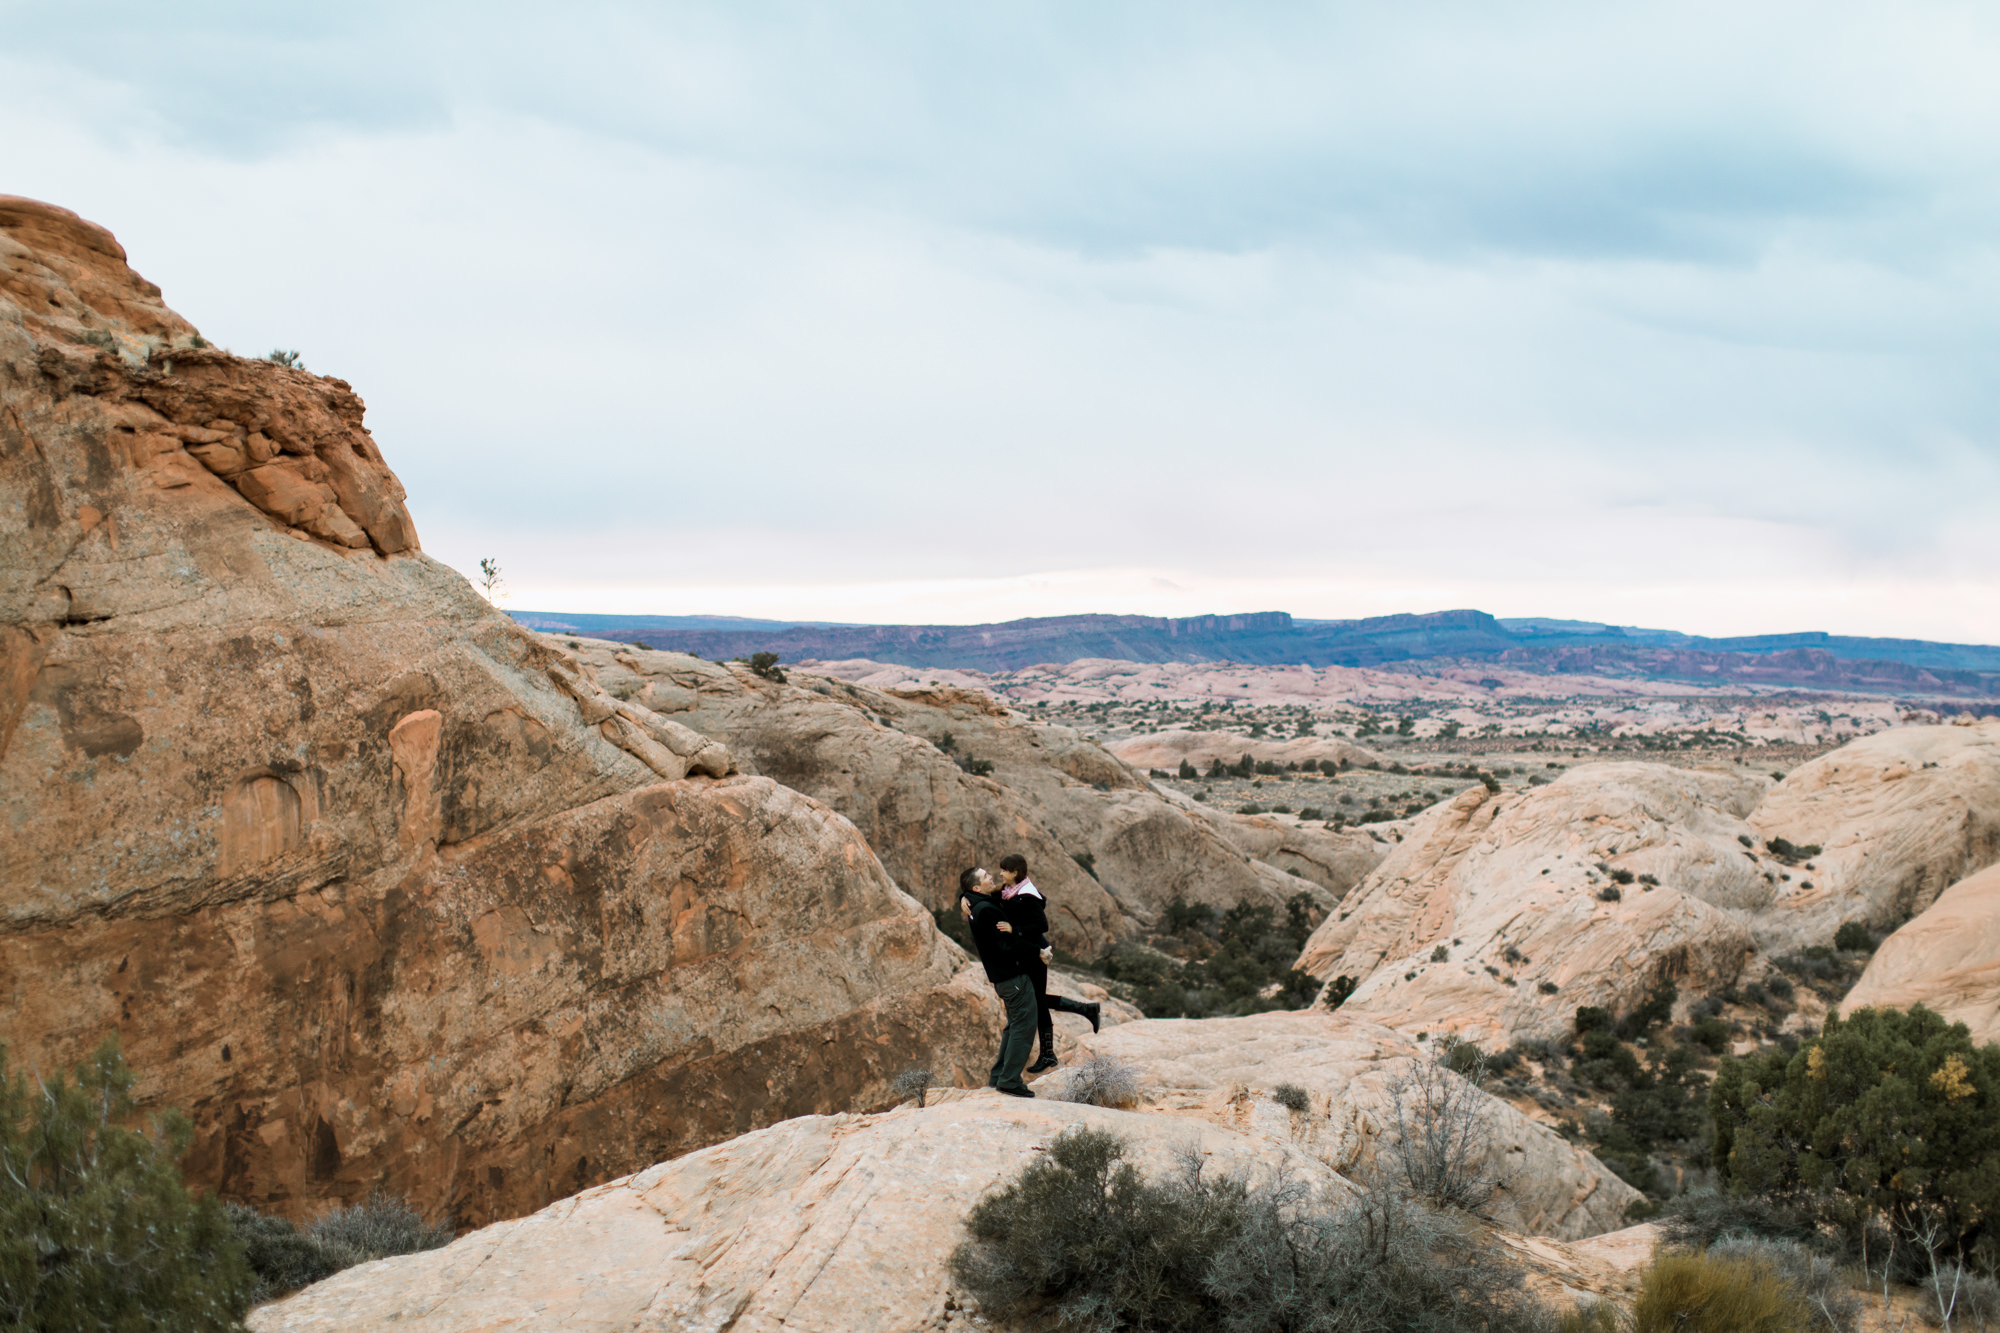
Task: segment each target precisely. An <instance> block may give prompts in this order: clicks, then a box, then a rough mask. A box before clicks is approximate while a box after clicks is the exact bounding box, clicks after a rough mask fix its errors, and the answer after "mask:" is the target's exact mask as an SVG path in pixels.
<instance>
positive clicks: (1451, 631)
mask: <svg viewBox="0 0 2000 1333" xmlns="http://www.w3.org/2000/svg"><path fill="white" fill-rule="evenodd" d="M514 618H515V619H516V620H518V621H520V622H521V623H522V624H524V625H528V626H530V627H531V628H534V629H540V630H556V631H560V630H570V631H571V632H574V633H582V634H589V635H591V636H593V637H597V638H604V639H614V640H618V641H621V642H626V643H641V644H644V645H646V646H647V647H651V648H663V649H669V650H672V651H676V652H684V653H692V654H694V655H696V656H698V657H706V658H709V659H710V660H727V659H730V658H735V657H743V656H747V655H749V654H751V653H756V652H775V653H777V654H778V655H779V656H780V657H781V658H783V659H784V660H786V661H788V662H796V661H806V660H817V661H838V660H844V659H855V658H865V659H868V660H870V661H875V662H885V663H891V664H894V665H897V666H905V667H924V668H953V667H957V668H964V669H969V670H976V671H1018V670H1021V669H1022V668H1024V667H1030V666H1035V665H1039V664H1043V663H1056V664H1060V663H1067V662H1074V661H1078V660H1080V659H1083V658H1109V659H1114V660H1119V661H1126V662H1234V663H1241V664H1244V665H1251V666H1281V665H1282V666H1311V667H1330V666H1344V667H1379V666H1394V665H1401V666H1403V667H1404V668H1406V669H1407V668H1408V667H1410V666H1414V665H1416V664H1420V663H1427V662H1468V661H1470V662H1490V663H1495V664H1500V665H1505V666H1508V667H1512V668H1515V669H1517V670H1522V671H1528V672H1533V673H1538V674H1549V675H1563V676H1575V675H1590V676H1638V677H1643V678H1647V679H1656V680H1685V681H1689V682H1692V683H1699V684H1703V685H1717V684H1740V685H1761V686H1775V687H1782V688H1807V689H1822V690H1840V691H1846V692H1854V691H1862V692H1868V693H1877V694H1895V695H1905V694H1909V695H1926V696H1935V697H1948V698H1967V699H1994V698H2000V647H1991V646H1985V645H1979V644H1955V643H1933V642H1929V641H1927V640H1922V639H1876V638H1858V637H1852V636H1844V635H1835V634H1824V633H1819V632H1812V633H1796V634H1766V635H1749V636H1742V637H1736V638H1721V639H1711V638H1703V637H1700V636H1697V635H1691V634H1681V633H1679V632H1677V631H1674V630H1659V629H1638V628H1632V627H1626V626H1618V625H1604V624H1598V623H1596V622H1592V621H1576V620H1551V619H1541V618H1526V619H1510V620H1500V619H1497V618H1495V617H1493V616H1491V615H1488V614H1487V613H1486V612H1484V611H1471V610H1458V611H1433V612H1429V613H1427V614H1423V615H1393V616H1374V617H1370V618H1368V619H1365V620H1299V619H1295V618H1294V617H1293V616H1291V615H1289V614H1288V613H1286V612H1283V611H1257V612H1250V613H1247V614H1243V615H1227V616H1221V615H1216V616H1185V617H1180V618H1177V619H1168V618H1163V617H1159V616H1117V615H1079V616H1044V617H1037V618H1034V619H1028V620H1010V621H1005V622H1002V623H998V624H990V625H843V624H835V623H809V622H787V621H756V620H742V621H737V620H732V619H731V618H729V617H725V616H611V615H567V614H564V613H560V612H546V611H520V612H516V613H514Z"/></svg>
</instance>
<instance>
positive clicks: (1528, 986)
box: [1300, 721, 2000, 1042]
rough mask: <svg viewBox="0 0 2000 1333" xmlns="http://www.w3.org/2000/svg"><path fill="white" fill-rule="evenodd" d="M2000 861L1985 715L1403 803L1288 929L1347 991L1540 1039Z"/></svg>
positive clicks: (1703, 984)
mask: <svg viewBox="0 0 2000 1333" xmlns="http://www.w3.org/2000/svg"><path fill="white" fill-rule="evenodd" d="M1996 859H2000V722H1991V721H1989V722H1979V723H1968V724H1966V725H1954V726H1924V727H1907V728H1902V729H1899V730H1896V731H1890V732H1884V733H1881V734H1878V735H1874V736H1869V737H1865V738H1863V739H1860V740H1856V741H1853V742H1851V743H1849V744H1848V745H1845V746H1843V747H1841V748H1840V749H1838V750H1835V751H1833V752H1832V753H1830V754H1827V755H1824V756H1822V757H1821V758H1819V759H1817V760H1814V761H1812V762H1811V763H1808V764H1804V765H1801V766H1800V767H1799V769H1798V770H1797V771H1795V772H1794V773H1792V774H1791V775H1790V776H1788V777H1786V778H1785V779H1784V780H1783V781H1781V782H1778V783H1777V784H1776V785H1775V786H1773V785H1771V784H1770V783H1768V782H1767V781H1766V780H1764V779H1762V778H1757V777H1746V776H1744V775H1742V774H1740V773H1728V772H1723V771H1720V770H1716V771H1707V770H1703V771H1688V770H1682V769H1675V768H1669V767H1666V766H1663V765H1657V764H1636V763H1621V764H1586V765H1582V766H1580V767H1578V768H1575V769H1572V770H1570V771H1569V772H1568V773H1566V774H1564V775H1563V776H1562V777H1561V778H1560V779H1558V780H1557V781H1555V782H1553V783H1550V784H1549V785H1548V786H1546V787H1542V788H1538V789H1536V790H1533V791H1530V792H1527V793H1524V794H1515V793H1500V794H1489V793H1487V792H1485V791H1484V790H1481V789H1478V788H1475V789H1473V790H1471V791H1468V792H1465V793H1463V794H1462V795H1460V796H1459V797H1457V798H1456V799H1455V800H1453V801H1451V802H1449V803H1446V804H1445V805H1442V806H1440V807H1438V808H1436V809H1434V810H1432V811H1429V812H1426V813H1425V814H1424V815H1422V816H1420V817H1419V818H1418V819H1417V820H1416V822H1415V824H1414V825H1413V826H1412V828H1411V830H1410V832H1409V834H1408V835H1407V836H1406V837H1405V839H1404V840H1403V842H1402V843H1401V844H1400V845H1399V846H1397V847H1396V848H1395V850H1393V851H1392V852H1391V853H1390V854H1389V856H1388V858H1387V859H1386V860H1385V861H1383V863H1382V864H1381V866H1379V867H1378V868H1377V869H1376V870H1375V871H1374V872H1373V873H1372V874H1371V875H1370V876H1369V877H1368V879H1366V880H1365V881H1364V882H1363V883H1362V884H1361V886H1360V887H1359V888H1357V889H1356V890H1355V891H1354V892H1352V893H1350V894H1349V895H1348V896H1347V897H1346V898H1345V899H1344V900H1343V901H1342V903H1341V904H1340V907H1339V909H1338V910H1337V911H1336V912H1335V913H1334V915H1333V916H1332V917H1330V918H1329V919H1328V920H1327V921H1326V922H1325V923H1324V924H1323V925H1322V926H1321V927H1320V928H1319V930H1318V931H1316V932H1315V933H1314V935H1313V937H1312V939H1311V940H1310V941H1308V942H1307V945H1306V948H1305V951H1304V954H1303V956H1302V958H1301V961H1300V966H1301V967H1303V968H1305V969H1306V970H1308V971H1310V972H1312V973H1313V975H1315V976H1318V977H1320V978H1322V979H1330V978H1332V977H1336V976H1340V975H1346V976H1350V977H1353V978H1354V979H1356V981H1358V982H1359V983H1360V984H1359V985H1358V987H1357V988H1356V990H1355V991H1354V995H1353V998H1352V999H1350V1000H1349V1001H1348V1002H1347V1003H1348V1004H1350V1005H1352V1006H1354V1007H1355V1008H1357V1009H1358V1010H1360V1011H1362V1012H1366V1013H1369V1014H1373V1015H1375V1016H1377V1017H1379V1018H1381V1019H1382V1020H1383V1021H1384V1022H1388V1023H1391V1024H1393V1025H1395V1026H1397V1027H1401V1028H1406V1029H1411V1030H1425V1031H1439V1030H1443V1031H1449V1032H1453V1033H1456V1034H1458V1035H1460V1036H1464V1037H1467V1038H1470V1039H1472V1040H1477V1041H1485V1042H1506V1041H1509V1040H1513V1039H1515V1038H1517V1037H1525V1036H1540V1037H1556V1036H1560V1035H1563V1034H1564V1033H1566V1032H1567V1031H1568V1029H1569V1026H1570V1023H1571V1020H1572V1016H1573V1015H1574V1014H1575V1012H1576V1009H1577V1008H1578V1007H1579V1006H1580V1005H1597V1006H1603V1007H1608V1008H1611V1009H1613V1010H1624V1009H1628V1008H1629V1007H1631V1006H1632V1005H1633V1004H1634V1003H1636V1002H1637V1001H1638V1000H1640V999H1641V998H1642V997H1643V996H1644V995H1645V993H1646V992H1647V991H1649V990H1650V989H1652V988H1653V987H1654V986H1656V985H1657V984H1659V983H1660V982H1661V981H1672V982H1674V983H1675V984H1676V985H1677V986H1678V987H1679V988H1680V989H1681V991H1682V992H1683V993H1688V992H1703V991H1711V990H1715V989H1718V988H1720V987H1722V986H1725V985H1727V984H1729V983H1730V982H1731V981H1733V980H1734V979H1735V977H1736V976H1737V974H1738V972H1739V971H1740V969H1741V968H1742V967H1743V966H1744V964H1745V963H1746V962H1747V961H1749V960H1750V959H1751V958H1752V957H1753V955H1757V954H1764V955H1772V954H1782V953H1786V952H1789V951H1791V950H1794V949H1798V948H1801V947H1805V946H1810V945H1820V944H1827V943H1830V942H1831V941H1832V939H1833V935H1834V932H1835V931H1836V930H1837V929H1838V928H1839V926H1840V925H1841V923H1842V922H1845V921H1855V920H1859V921H1867V922H1870V923H1872V924H1876V925H1884V924H1888V923H1889V922H1891V921H1893V920H1895V919H1897V918H1898V917H1900V916H1901V915H1903V914H1905V913H1907V912H1908V911H1911V910H1914V909H1919V908H1922V907H1923V906H1925V905H1926V904H1928V903H1929V902H1931V901H1932V900H1933V899H1934V898H1935V897H1936V895H1937V894H1938V892H1939V890H1940V889H1941V887H1942V886H1943V885H1944V884H1945V883H1948V882H1950V880H1951V879H1952V878H1954V877H1957V876H1959V875H1962V874H1967V873H1970V872H1971V871H1973V870H1976V869H1978V868H1980V867H1982V866H1985V865H1988V864H1990V863H1992V862H1993V861H1994V860H1996Z"/></svg>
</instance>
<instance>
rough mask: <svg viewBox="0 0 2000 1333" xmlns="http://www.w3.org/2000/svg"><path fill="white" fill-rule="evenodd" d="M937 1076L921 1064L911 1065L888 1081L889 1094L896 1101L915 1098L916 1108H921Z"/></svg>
mask: <svg viewBox="0 0 2000 1333" xmlns="http://www.w3.org/2000/svg"><path fill="white" fill-rule="evenodd" d="M935 1082H937V1078H936V1076H935V1075H934V1074H932V1073H931V1071H930V1070H929V1069H927V1068H925V1067H924V1066H923V1065H911V1066H910V1067H909V1068H908V1069H905V1070H904V1071H903V1072H902V1073H900V1074H898V1075H896V1077H895V1078H893V1079H891V1080H890V1081H889V1095H890V1096H891V1097H894V1098H895V1099H896V1100H897V1101H899V1102H900V1101H907V1100H909V1099H910V1098H912V1097H914V1098H916V1099H917V1109H918V1110H922V1109H923V1106H924V1101H925V1099H926V1098H927V1097H928V1096H929V1095H930V1090H931V1085H932V1084H934V1083H935Z"/></svg>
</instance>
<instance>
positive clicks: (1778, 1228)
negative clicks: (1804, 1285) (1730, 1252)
mask: <svg viewBox="0 0 2000 1333" xmlns="http://www.w3.org/2000/svg"><path fill="white" fill-rule="evenodd" d="M1659 1227H1660V1230H1661V1231H1662V1232H1663V1233H1665V1235H1666V1238H1667V1240H1668V1241H1669V1242H1670V1243H1672V1244H1674V1245H1676V1246H1679V1247H1680V1248H1683V1249H1690V1250H1705V1249H1707V1248H1708V1247H1709V1246H1711V1245H1713V1244H1715V1243H1716V1242H1717V1241H1719V1240H1721V1239H1722V1238H1723V1237H1725V1236H1752V1237H1755V1238H1757V1239H1760V1240H1771V1241H1788V1242H1791V1243H1794V1244H1799V1245H1817V1244H1820V1243H1821V1239H1822V1236H1821V1231H1820V1227H1819V1219H1818V1216H1817V1214H1816V1213H1815V1212H1814V1211H1813V1210H1812V1209H1811V1208H1810V1207H1808V1206H1805V1205H1804V1203H1803V1201H1800V1200H1795V1199H1778V1198H1772V1197H1769V1196H1767V1195H1760V1194H1742V1193H1735V1192H1731V1191H1728V1190H1716V1189H1700V1190H1689V1191H1688V1192H1687V1193H1685V1194H1682V1195H1680V1196H1678V1197H1676V1198H1674V1199H1672V1200H1670V1201H1669V1202H1668V1203H1667V1205H1666V1208H1665V1209H1664V1211H1662V1213H1661V1214H1660V1218H1659Z"/></svg>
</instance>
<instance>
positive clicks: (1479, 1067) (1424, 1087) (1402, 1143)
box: [1389, 1042, 1500, 1212]
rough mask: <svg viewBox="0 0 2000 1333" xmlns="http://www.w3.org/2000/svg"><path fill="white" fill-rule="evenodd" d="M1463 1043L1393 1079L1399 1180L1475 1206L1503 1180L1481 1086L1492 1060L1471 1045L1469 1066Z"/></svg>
mask: <svg viewBox="0 0 2000 1333" xmlns="http://www.w3.org/2000/svg"><path fill="white" fill-rule="evenodd" d="M1463 1045H1464V1043H1459V1042H1450V1043H1442V1044H1441V1048H1440V1047H1433V1048H1432V1049H1431V1050H1429V1051H1428V1052H1426V1053H1425V1054H1423V1055H1421V1056H1419V1057H1418V1058H1417V1059H1415V1060H1413V1061H1412V1062H1411V1063H1410V1065H1409V1066H1408V1068H1406V1069H1405V1070H1403V1072H1402V1073H1400V1074H1398V1075H1397V1076H1396V1078H1395V1079H1394V1080H1392V1081H1391V1082H1390V1084H1389V1122H1390V1124H1391V1125H1393V1126H1394V1127H1395V1131H1396V1143H1395V1149H1394V1160H1395V1167H1396V1176H1397V1179H1398V1183H1399V1184H1400V1185H1401V1186H1402V1187H1403V1188H1404V1189H1406V1190H1407V1191H1408V1192H1409V1193H1410V1195H1411V1196H1412V1197H1414V1198H1418V1199H1422V1200H1424V1201H1425V1202H1427V1203H1430V1204H1433V1205H1435V1206H1437V1207H1439V1208H1458V1209H1462V1210H1464V1211H1466V1212H1477V1211H1479V1209H1481V1208H1483V1207H1485V1206H1486V1204H1487V1202H1488V1201H1489V1200H1491V1199H1492V1197H1493V1195H1494V1193H1495V1192H1496V1191H1497V1190H1498V1189H1499V1187H1500V1182H1499V1181H1498V1180H1497V1179H1495V1178H1494V1176H1493V1174H1492V1172H1491V1171H1490V1170H1488V1168H1487V1166H1486V1162H1485V1159H1486V1155H1487V1154H1486V1149H1487V1144H1488V1137H1489V1129H1488V1125H1487V1121H1486V1105H1485V1099H1484V1094H1483V1093H1482V1092H1481V1091H1480V1085H1481V1084H1482V1083H1483V1082H1484V1081H1485V1076H1486V1061H1485V1059H1484V1057H1482V1056H1480V1055H1479V1053H1478V1047H1476V1046H1475V1047H1473V1048H1472V1055H1471V1057H1470V1059H1468V1060H1466V1061H1464V1065H1465V1067H1464V1069H1463V1071H1459V1070H1455V1069H1453V1068H1452V1063H1451V1062H1452V1056H1453V1055H1454V1054H1455V1053H1456V1052H1458V1051H1459V1049H1460V1047H1461V1046H1463Z"/></svg>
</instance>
